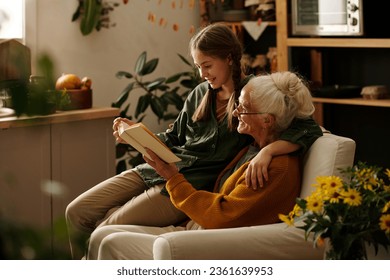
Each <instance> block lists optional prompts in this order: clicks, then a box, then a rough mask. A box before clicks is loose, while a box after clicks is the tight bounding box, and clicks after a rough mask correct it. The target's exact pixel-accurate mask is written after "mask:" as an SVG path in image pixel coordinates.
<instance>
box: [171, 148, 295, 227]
mask: <svg viewBox="0 0 390 280" xmlns="http://www.w3.org/2000/svg"><path fill="white" fill-rule="evenodd" d="M248 164H249V162H247V163H245V164H244V165H242V166H241V167H240V168H239V169H238V170H237V171H236V172H235V173H233V174H232V175H231V176H230V177H229V178H228V179H227V180H226V181H225V183H224V184H223V186H222V187H221V190H220V191H219V192H207V191H202V190H196V189H195V188H194V187H193V186H192V185H191V184H190V183H189V182H188V181H187V180H186V179H185V178H184V176H183V175H182V174H180V173H179V174H176V175H175V176H173V177H172V178H171V179H169V180H168V182H167V184H166V187H167V190H168V192H169V194H170V197H171V201H172V203H173V204H174V205H175V206H176V207H177V208H178V209H180V210H181V211H183V212H184V213H185V214H187V216H188V217H189V218H190V219H192V220H193V221H194V222H196V223H197V224H199V225H200V226H202V227H203V228H205V229H215V228H231V227H241V226H253V225H262V224H271V223H275V222H278V221H279V219H278V214H279V213H283V214H285V213H288V212H289V211H290V210H291V209H292V208H293V206H294V204H295V199H296V197H297V196H299V193H300V185H301V172H300V161H299V158H298V157H296V156H291V155H282V156H277V157H275V158H273V160H272V161H271V164H270V165H269V167H268V175H269V180H268V182H266V184H265V185H264V187H263V188H258V189H257V190H253V189H251V188H248V187H247V186H246V183H245V173H246V172H245V171H246V169H247V167H248Z"/></svg>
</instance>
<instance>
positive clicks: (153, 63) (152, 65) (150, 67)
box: [137, 58, 158, 76]
mask: <svg viewBox="0 0 390 280" xmlns="http://www.w3.org/2000/svg"><path fill="white" fill-rule="evenodd" d="M157 65H158V58H154V59H152V60H150V61H148V62H147V63H146V64H145V65H144V67H142V69H141V70H140V71H139V72H137V74H138V75H140V76H145V75H147V74H150V73H152V72H153V71H154V70H155V69H156V67H157Z"/></svg>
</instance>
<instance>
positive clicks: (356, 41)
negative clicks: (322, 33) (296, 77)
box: [276, 0, 390, 125]
mask: <svg viewBox="0 0 390 280" xmlns="http://www.w3.org/2000/svg"><path fill="white" fill-rule="evenodd" d="M276 18H277V19H278V20H277V24H276V27H277V29H276V30H277V46H278V48H277V57H278V71H287V70H289V69H290V67H291V66H290V65H289V57H288V54H289V49H290V48H291V47H308V48H313V49H312V50H311V51H310V60H311V69H312V71H311V80H312V81H314V82H318V83H322V69H321V68H322V67H321V63H322V57H321V53H320V52H318V51H317V50H316V48H390V39H387V38H380V39H378V38H350V37H348V38H323V37H321V38H313V37H308V38H302V37H289V33H288V30H289V28H288V26H289V22H288V19H289V17H288V10H287V1H286V0H276ZM308 60H309V59H308ZM313 101H314V102H315V105H316V109H317V113H316V115H315V117H316V120H317V121H318V122H319V123H320V124H321V125H323V118H322V112H323V108H322V104H324V103H332V104H344V105H362V106H376V107H390V100H387V99H379V100H366V99H363V98H358V99H355V98H352V99H338V98H337V99H334V98H313Z"/></svg>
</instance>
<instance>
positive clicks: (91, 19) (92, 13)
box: [80, 0, 102, 36]
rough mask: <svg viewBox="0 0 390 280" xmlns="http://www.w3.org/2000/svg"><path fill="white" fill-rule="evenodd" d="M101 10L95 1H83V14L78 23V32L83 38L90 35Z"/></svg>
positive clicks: (99, 4)
mask: <svg viewBox="0 0 390 280" xmlns="http://www.w3.org/2000/svg"><path fill="white" fill-rule="evenodd" d="M101 9H102V5H101V3H100V2H98V1H96V0H84V6H83V11H84V14H83V17H82V18H81V22H80V30H81V33H82V34H83V35H84V36H85V35H88V34H89V33H91V32H92V30H93V29H94V28H95V27H96V25H97V23H98V21H99V16H100V12H101Z"/></svg>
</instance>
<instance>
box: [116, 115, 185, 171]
mask: <svg viewBox="0 0 390 280" xmlns="http://www.w3.org/2000/svg"><path fill="white" fill-rule="evenodd" d="M118 132H119V136H120V137H121V138H122V139H123V140H125V141H126V142H127V143H128V144H130V145H131V146H133V147H134V148H135V149H136V150H137V151H139V152H140V153H141V154H143V155H145V156H147V157H148V158H150V156H149V155H148V153H147V152H146V150H145V147H146V148H149V149H151V150H152V151H153V152H154V153H155V154H156V155H158V156H159V157H160V158H161V159H162V160H163V161H165V162H168V163H172V162H177V161H180V160H181V159H180V158H179V157H177V156H176V155H175V154H174V153H173V152H172V151H171V150H170V149H169V148H168V147H167V146H166V145H165V144H164V143H163V142H162V141H161V140H160V139H159V138H158V137H157V136H156V135H154V133H152V132H151V131H150V130H149V129H148V128H147V127H146V126H145V125H143V124H142V123H136V124H133V125H131V126H129V125H128V124H127V123H124V122H121V124H120V125H119V128H118Z"/></svg>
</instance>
